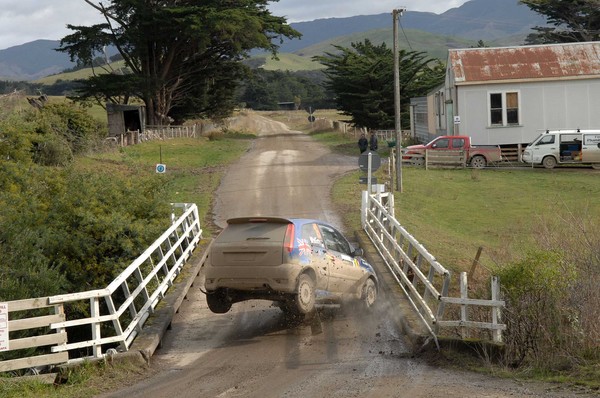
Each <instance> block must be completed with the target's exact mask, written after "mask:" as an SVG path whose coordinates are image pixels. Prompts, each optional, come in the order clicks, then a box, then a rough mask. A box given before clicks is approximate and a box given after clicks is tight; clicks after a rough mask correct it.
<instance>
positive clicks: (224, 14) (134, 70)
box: [60, 0, 300, 124]
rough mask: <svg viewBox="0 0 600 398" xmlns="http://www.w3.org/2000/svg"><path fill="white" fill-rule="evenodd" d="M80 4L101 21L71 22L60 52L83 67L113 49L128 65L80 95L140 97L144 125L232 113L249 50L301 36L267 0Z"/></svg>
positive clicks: (91, 81)
mask: <svg viewBox="0 0 600 398" xmlns="http://www.w3.org/2000/svg"><path fill="white" fill-rule="evenodd" d="M84 1H85V2H86V3H88V4H89V5H90V6H92V7H94V8H95V9H96V10H98V12H100V13H101V14H102V15H103V16H104V18H105V20H106V22H105V23H102V24H98V25H94V26H74V25H68V28H69V29H71V30H73V31H74V33H72V34H70V35H68V36H66V37H64V38H63V39H62V40H61V47H60V50H61V51H64V52H67V53H68V54H69V55H70V56H71V58H72V59H73V60H78V62H80V63H82V64H86V65H87V64H91V63H92V60H93V59H94V57H96V56H97V55H98V54H101V53H102V52H103V51H104V49H105V48H106V46H115V47H116V48H117V50H118V52H119V53H120V55H121V56H122V57H123V60H124V62H125V65H126V68H124V69H121V70H120V71H119V72H114V73H110V74H104V75H97V76H93V77H91V78H90V79H88V80H86V81H85V82H84V87H83V89H82V91H81V94H82V96H84V97H95V98H96V99H99V100H102V101H111V102H116V103H127V102H129V101H130V99H131V98H132V97H137V98H140V99H141V100H142V101H143V102H144V104H145V106H146V115H147V121H148V123H149V124H160V123H162V122H164V121H165V120H167V118H168V117H172V116H174V117H175V118H180V117H182V116H186V115H187V114H190V113H195V114H197V115H203V114H205V115H213V114H219V113H223V110H227V109H230V108H231V107H232V106H233V103H232V96H233V91H234V88H235V81H236V79H238V78H239V77H240V76H242V73H243V71H244V69H243V66H242V65H241V64H240V61H241V60H242V59H243V58H245V57H246V56H247V55H248V52H249V51H250V50H252V49H254V48H261V49H266V50H269V51H272V52H273V53H275V52H276V50H277V48H278V46H277V44H276V43H275V42H274V39H277V38H280V39H281V38H283V37H287V38H292V37H299V36H300V34H299V33H298V32H296V31H295V30H294V29H292V28H291V27H290V26H289V25H287V24H286V20H285V18H283V17H277V16H274V15H272V14H271V13H270V12H269V10H268V9H267V4H268V3H269V2H272V1H269V0H160V1H158V0H110V1H104V2H100V1H94V0H84ZM276 1H277V0H276ZM123 70H124V72H123ZM174 110H176V113H178V114H176V115H173V114H172V113H173V111H174Z"/></svg>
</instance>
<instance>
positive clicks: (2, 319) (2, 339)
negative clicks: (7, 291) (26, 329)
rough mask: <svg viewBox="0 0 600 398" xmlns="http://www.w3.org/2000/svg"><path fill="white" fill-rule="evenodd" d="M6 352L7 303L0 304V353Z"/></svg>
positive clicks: (7, 348)
mask: <svg viewBox="0 0 600 398" xmlns="http://www.w3.org/2000/svg"><path fill="white" fill-rule="evenodd" d="M8 350H9V347H8V303H0V351H8Z"/></svg>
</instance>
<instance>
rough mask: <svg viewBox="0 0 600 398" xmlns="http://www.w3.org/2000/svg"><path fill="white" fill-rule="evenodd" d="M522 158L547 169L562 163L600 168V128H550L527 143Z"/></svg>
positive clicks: (526, 161)
mask: <svg viewBox="0 0 600 398" xmlns="http://www.w3.org/2000/svg"><path fill="white" fill-rule="evenodd" d="M521 160H522V161H523V162H525V163H531V164H533V165H535V164H541V165H543V166H544V167H545V168H547V169H552V168H554V166H556V165H561V164H584V165H591V166H592V167H593V168H595V169H600V130H579V129H577V130H554V131H552V130H548V131H546V132H545V133H542V134H540V135H539V136H538V137H537V138H536V139H535V140H533V142H532V143H531V144H529V145H527V148H525V150H524V151H523V156H522V158H521Z"/></svg>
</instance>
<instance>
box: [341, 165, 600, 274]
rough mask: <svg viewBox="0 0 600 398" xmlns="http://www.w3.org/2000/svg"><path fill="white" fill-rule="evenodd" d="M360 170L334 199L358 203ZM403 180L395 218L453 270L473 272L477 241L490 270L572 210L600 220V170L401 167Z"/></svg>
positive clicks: (343, 183) (346, 179) (343, 181)
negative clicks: (599, 171)
mask: <svg viewBox="0 0 600 398" xmlns="http://www.w3.org/2000/svg"><path fill="white" fill-rule="evenodd" d="M378 173H381V169H380V171H378ZM359 175H360V173H358V172H357V173H353V174H352V175H348V176H345V177H344V178H342V179H341V180H340V181H338V183H337V184H336V188H335V189H336V190H337V191H339V192H340V194H337V195H334V199H335V201H336V203H338V204H339V205H341V206H349V205H350V204H351V203H357V201H359V198H360V191H361V190H362V189H364V187H361V186H359V185H358V184H357V182H356V181H357V180H358V176H359ZM402 177H403V178H402V181H403V192H402V193H398V192H396V193H395V204H396V218H397V219H398V221H399V222H400V223H401V224H402V225H403V226H404V227H405V228H406V229H407V230H408V231H409V232H410V233H411V234H412V235H414V236H415V237H416V238H417V240H419V242H421V243H422V244H423V245H424V246H425V247H426V248H427V250H428V251H429V252H430V253H432V254H433V255H434V256H435V257H436V258H437V259H438V261H440V263H441V264H442V265H444V266H445V267H446V268H448V269H450V270H453V271H464V270H466V269H468V267H469V266H470V264H471V263H472V261H473V258H474V257H475V254H476V252H477V249H478V247H480V246H482V247H483V248H484V251H483V253H484V256H483V257H482V260H481V261H482V263H483V265H485V266H487V267H490V268H491V267H493V266H494V265H496V264H498V263H502V262H503V261H510V260H512V259H514V258H519V257H520V256H521V255H523V253H524V252H525V251H526V250H527V249H528V248H529V247H531V245H534V244H535V237H536V234H537V233H539V230H540V228H539V227H540V225H541V224H542V223H543V222H550V223H551V224H553V225H560V223H561V222H563V221H562V220H563V219H566V218H567V217H566V215H568V214H574V215H579V216H581V217H586V218H591V219H594V218H595V219H600V201H598V200H597V198H600V184H598V181H597V180H598V173H597V172H594V171H591V170H579V171H576V172H573V171H571V170H569V171H567V170H556V171H554V172H553V171H548V170H539V169H538V170H519V171H503V170H470V169H465V170H443V169H432V170H427V171H426V170H424V169H421V168H412V167H404V168H403V170H402ZM382 178H385V177H384V176H382ZM351 222H352V224H353V227H359V228H360V226H359V225H357V224H356V221H355V220H354V221H351ZM565 222H566V221H565Z"/></svg>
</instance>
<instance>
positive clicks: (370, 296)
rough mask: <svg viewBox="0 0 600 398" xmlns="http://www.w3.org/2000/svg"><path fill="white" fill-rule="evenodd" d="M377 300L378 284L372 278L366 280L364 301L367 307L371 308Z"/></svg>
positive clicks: (363, 290) (363, 291)
mask: <svg viewBox="0 0 600 398" xmlns="http://www.w3.org/2000/svg"><path fill="white" fill-rule="evenodd" d="M376 301H377V285H375V281H374V280H373V279H371V278H369V279H367V280H366V281H365V284H364V285H363V288H362V302H363V305H364V307H365V308H366V309H371V308H372V307H373V306H374V305H375V302H376Z"/></svg>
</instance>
